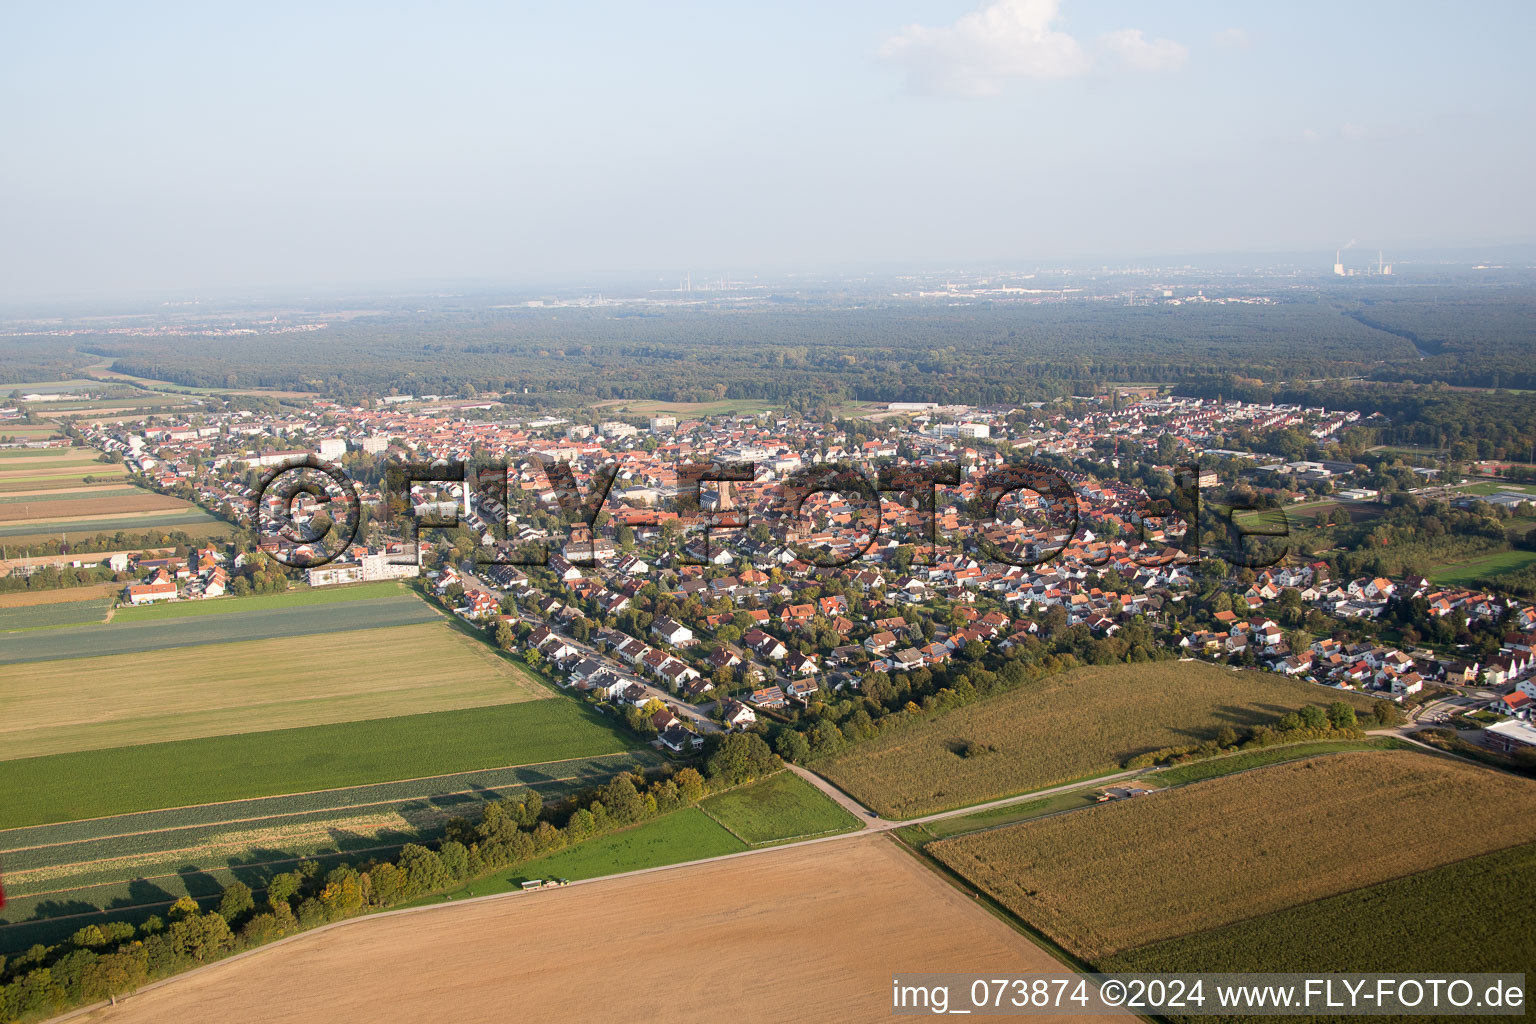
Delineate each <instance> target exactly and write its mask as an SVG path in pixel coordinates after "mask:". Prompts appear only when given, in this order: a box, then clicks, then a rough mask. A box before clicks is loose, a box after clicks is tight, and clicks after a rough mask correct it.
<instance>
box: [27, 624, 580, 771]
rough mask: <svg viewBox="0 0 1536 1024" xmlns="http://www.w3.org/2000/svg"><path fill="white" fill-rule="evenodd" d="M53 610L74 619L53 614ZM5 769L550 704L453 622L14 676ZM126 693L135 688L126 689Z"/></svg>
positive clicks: (94, 661)
mask: <svg viewBox="0 0 1536 1024" xmlns="http://www.w3.org/2000/svg"><path fill="white" fill-rule="evenodd" d="M52 607H65V606H62V605H54V606H52ZM6 675H7V676H9V677H11V678H8V679H7V680H6V683H5V694H6V713H5V716H4V717H3V718H0V758H3V759H11V758H25V757H41V756H44V755H48V754H63V753H68V752H71V751H77V750H98V749H101V748H103V747H125V746H132V745H134V744H141V743H154V742H162V741H168V740H184V739H194V738H197V737H202V736H224V735H228V734H230V733H250V732H263V731H267V730H275V729H289V728H296V727H299V726H306V725H325V724H329V723H333V722H352V721H360V720H363V719H370V718H393V717H395V716H397V715H414V714H422V713H426V712H432V711H451V710H457V709H460V708H473V707H483V706H485V705H489V704H509V703H512V702H514V701H523V700H537V699H539V698H545V697H550V696H552V695H553V691H551V690H550V689H548V688H546V687H545V686H543V685H542V684H541V683H540V682H539V681H538V680H537V679H535V678H534V677H533V676H532V675H531V674H530V673H529V672H528V670H527V669H525V668H523V667H522V666H520V665H518V664H516V663H514V662H512V661H510V660H508V659H506V658H504V657H502V656H501V655H499V654H497V653H495V652H494V651H492V650H491V649H490V648H489V647H487V646H486V645H485V644H483V643H481V642H479V641H477V640H474V639H471V638H469V637H466V636H464V635H463V634H461V633H459V632H457V631H455V630H454V629H452V628H451V627H450V626H449V625H448V624H447V623H445V622H430V623H422V624H420V625H414V626H395V627H391V628H386V629H360V630H354V631H352V632H348V633H338V634H333V635H330V636H327V637H326V638H325V640H324V642H323V644H319V643H317V642H316V641H315V640H314V639H313V638H311V637H284V638H281V639H270V640H248V641H244V642H240V643H222V644H210V645H208V646H205V647H198V648H193V649H191V650H182V651H178V652H177V653H176V654H175V655H174V656H172V657H167V656H166V654H165V653H164V652H160V651H150V652H146V653H143V654H118V655H113V656H111V657H105V658H74V659H69V660H63V661H51V662H41V663H36V664H33V665H30V666H28V668H27V669H26V670H25V671H17V670H15V669H12V670H9V671H7V673H6ZM125 684H126V685H125Z"/></svg>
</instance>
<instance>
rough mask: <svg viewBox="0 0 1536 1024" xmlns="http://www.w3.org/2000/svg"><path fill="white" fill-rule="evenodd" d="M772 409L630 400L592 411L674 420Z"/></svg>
mask: <svg viewBox="0 0 1536 1024" xmlns="http://www.w3.org/2000/svg"><path fill="white" fill-rule="evenodd" d="M774 407H775V403H773V402H767V401H764V400H762V399H760V398H727V399H724V400H722V401H719V402H664V401H660V400H656V399H634V400H621V401H612V402H599V403H597V404H596V405H594V406H593V408H594V409H599V408H600V409H602V410H604V411H605V412H609V413H631V414H633V415H636V416H659V415H669V416H676V417H677V418H678V420H680V421H681V420H686V419H693V418H695V417H701V416H741V415H756V414H757V413H760V412H763V411H765V410H768V409H772V408H774Z"/></svg>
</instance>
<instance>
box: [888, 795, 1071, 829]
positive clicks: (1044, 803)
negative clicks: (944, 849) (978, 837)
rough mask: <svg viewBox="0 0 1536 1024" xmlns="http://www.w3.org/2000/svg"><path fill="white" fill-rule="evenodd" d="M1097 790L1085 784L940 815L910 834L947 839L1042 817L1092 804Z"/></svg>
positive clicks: (916, 826) (915, 826) (918, 826)
mask: <svg viewBox="0 0 1536 1024" xmlns="http://www.w3.org/2000/svg"><path fill="white" fill-rule="evenodd" d="M1098 792H1099V791H1098V789H1097V788H1095V787H1089V788H1086V789H1079V790H1074V791H1073V792H1071V793H1058V794H1056V795H1055V796H1047V797H1041V798H1040V799H1039V800H1025V801H1023V802H1022V803H1016V804H1007V805H1005V806H1003V807H994V808H992V809H991V810H989V811H978V812H976V813H975V814H961V815H957V816H955V817H953V818H940V819H938V820H937V821H929V822H924V823H923V824H921V825H914V826H911V827H912V828H913V829H914V830H915V832H914V835H917V836H924V837H927V838H929V839H947V838H949V837H950V836H963V835H966V834H967V833H970V832H979V831H981V830H983V829H988V828H999V827H1001V826H1003V825H1013V824H1017V823H1018V822H1021V821H1030V820H1031V819H1034V818H1042V817H1044V816H1045V815H1047V814H1059V813H1060V812H1062V811H1075V810H1078V809H1079V808H1083V807H1092V806H1093V805H1094V804H1095V803H1097V802H1098Z"/></svg>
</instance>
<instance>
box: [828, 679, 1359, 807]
mask: <svg viewBox="0 0 1536 1024" xmlns="http://www.w3.org/2000/svg"><path fill="white" fill-rule="evenodd" d="M1335 700H1346V701H1349V702H1350V703H1353V704H1355V705H1356V706H1357V707H1359V708H1367V707H1369V706H1370V701H1371V698H1369V697H1362V696H1359V695H1358V694H1351V693H1346V692H1343V691H1338V690H1329V689H1325V688H1323V687H1320V686H1316V685H1314V684H1310V683H1302V682H1298V681H1295V680H1288V679H1284V678H1281V677H1278V676H1275V675H1271V674H1267V673H1264V674H1261V673H1257V672H1233V671H1231V670H1229V669H1223V668H1217V667H1215V666H1213V665H1207V664H1204V663H1201V662H1152V663H1147V664H1141V665H1117V666H1113V667H1108V666H1106V667H1094V668H1082V669H1076V670H1074V671H1072V672H1068V673H1066V674H1064V675H1060V676H1053V677H1050V678H1048V679H1045V680H1042V681H1041V682H1039V683H1036V684H1033V685H1030V686H1026V687H1024V688H1021V689H1018V690H1015V691H1013V692H1011V693H1008V694H1005V695H1003V696H1001V697H996V698H993V699H991V700H988V701H985V702H982V703H979V704H973V705H970V706H969V707H964V708H960V709H958V710H955V711H950V712H947V713H945V714H941V715H936V716H933V717H931V718H926V719H923V720H921V721H919V722H916V723H913V725H911V726H910V727H908V728H906V729H903V730H901V731H899V732H895V733H891V734H888V735H886V736H883V737H881V738H879V739H876V740H873V741H871V742H869V743H863V744H859V745H857V746H855V747H854V748H852V749H851V750H849V751H848V752H846V753H843V754H840V755H836V756H833V757H831V758H828V759H826V760H823V761H819V762H817V764H816V765H815V767H816V769H817V771H819V772H821V773H822V774H824V775H825V776H827V778H829V779H831V780H832V781H833V782H834V783H836V784H837V785H838V786H839V787H840V788H842V789H843V790H844V791H845V792H847V793H848V794H850V795H851V796H853V797H854V798H855V799H857V800H859V801H860V802H861V803H863V804H864V805H866V806H868V807H872V808H874V809H875V810H877V811H878V812H880V814H881V816H882V817H887V818H896V819H901V818H911V817H916V816H918V815H922V814H929V813H933V812H935V811H942V810H948V809H950V808H954V807H964V806H966V805H967V804H973V803H980V802H982V801H985V800H990V799H996V798H998V797H1004V796H1010V795H1012V794H1015V793H1023V792H1028V791H1030V790H1034V789H1043V788H1045V787H1047V786H1054V785H1059V784H1061V783H1064V782H1069V781H1071V780H1073V779H1081V778H1087V777H1089V776H1093V775H1102V774H1106V773H1109V772H1114V771H1117V770H1119V769H1120V768H1121V767H1122V766H1123V765H1124V763H1125V762H1126V761H1127V760H1128V759H1129V758H1131V757H1133V756H1135V755H1137V754H1140V753H1145V752H1148V751H1152V750H1157V749H1159V748H1162V747H1167V746H1175V745H1185V744H1189V743H1193V742H1198V741H1200V740H1203V739H1207V738H1213V737H1215V735H1216V733H1217V731H1218V730H1219V729H1220V728H1221V727H1222V726H1224V725H1230V726H1232V727H1234V728H1237V729H1242V728H1244V727H1246V726H1253V725H1258V724H1272V723H1273V722H1274V721H1275V719H1276V718H1278V717H1279V716H1280V715H1282V714H1284V713H1285V712H1287V711H1291V710H1294V709H1295V708H1298V707H1301V706H1302V705H1303V704H1319V705H1327V704H1329V703H1330V702H1332V701H1335ZM967 742H974V743H976V744H978V745H980V744H988V745H991V746H992V747H995V748H996V749H995V751H994V752H992V753H988V754H984V755H981V756H972V757H963V756H961V754H960V752H959V751H960V750H961V749H963V745H964V744H965V743H967Z"/></svg>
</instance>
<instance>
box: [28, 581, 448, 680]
mask: <svg viewBox="0 0 1536 1024" xmlns="http://www.w3.org/2000/svg"><path fill="white" fill-rule="evenodd" d="M223 600H224V599H223V598H217V599H214V600H213V601H210V602H208V605H207V607H209V608H214V607H218V608H229V609H230V611H231V612H238V613H239V614H228V613H225V614H202V615H186V616H178V615H165V616H155V617H149V616H146V617H145V620H141V621H133V620H132V618H131V617H127V616H125V617H124V618H123V620H122V621H119V618H118V616H117V615H113V617H112V621H111V622H109V623H107V624H105V625H98V626H82V627H80V628H78V629H72V630H68V631H67V632H60V631H58V630H47V631H43V632H35V633H24V634H20V635H18V636H14V637H7V638H6V642H5V645H4V647H3V648H0V666H4V665H7V664H15V663H17V662H24V661H52V660H55V659H65V658H97V657H106V656H107V655H111V654H141V653H144V652H146V651H161V650H165V649H167V648H173V647H196V646H202V645H212V644H221V643H234V642H237V641H246V640H271V639H275V638H292V637H304V636H316V635H319V634H322V633H338V634H345V633H347V632H349V631H352V630H358V629H376V628H384V627H387V626H407V625H413V624H416V623H426V622H441V621H442V616H440V615H439V614H438V613H437V612H435V611H433V610H432V608H431V607H430V606H429V605H427V604H426V603H425V602H423V601H422V600H420V599H419V598H417V597H415V596H414V595H412V594H405V593H396V594H395V595H393V596H390V597H379V598H372V599H368V600H356V601H332V602H321V603H319V604H304V603H300V604H299V605H297V606H287V605H278V606H271V605H265V606H258V607H256V608H254V609H250V610H247V608H248V606H247V605H245V604H244V602H243V601H237V600H234V599H230V601H229V603H228V604H222V603H221V602H222V601H223ZM311 643H312V647H311V657H312V659H314V660H316V662H317V664H319V665H322V666H324V665H328V664H331V663H330V662H329V660H328V658H327V655H326V653H325V652H326V651H327V650H328V649H329V645H330V643H331V640H330V639H324V640H316V641H312V642H311Z"/></svg>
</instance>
